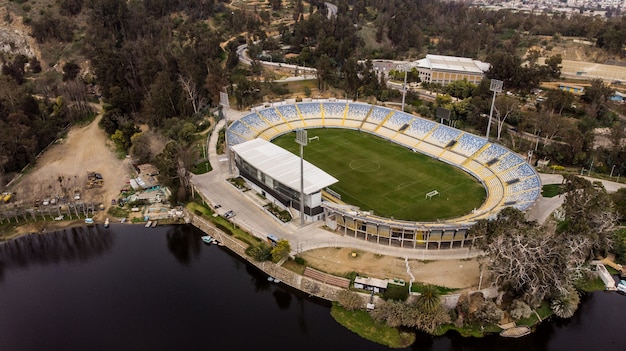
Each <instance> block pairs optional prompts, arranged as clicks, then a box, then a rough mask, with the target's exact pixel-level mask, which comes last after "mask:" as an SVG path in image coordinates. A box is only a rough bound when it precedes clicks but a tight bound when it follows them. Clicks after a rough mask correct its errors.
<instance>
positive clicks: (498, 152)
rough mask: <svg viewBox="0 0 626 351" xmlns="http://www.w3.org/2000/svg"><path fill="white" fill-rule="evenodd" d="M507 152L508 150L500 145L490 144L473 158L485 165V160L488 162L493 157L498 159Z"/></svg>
mask: <svg viewBox="0 0 626 351" xmlns="http://www.w3.org/2000/svg"><path fill="white" fill-rule="evenodd" d="M507 152H508V151H507V150H506V149H505V148H503V147H502V146H500V145H497V144H490V145H489V147H488V148H487V149H485V150H484V151H483V152H481V153H480V154H479V155H478V156H476V157H475V159H476V160H477V161H478V162H480V163H482V164H485V165H486V164H487V162H490V161H491V160H493V159H498V158H499V157H501V156H502V155H504V154H506V153H507Z"/></svg>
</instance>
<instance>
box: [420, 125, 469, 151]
mask: <svg viewBox="0 0 626 351" xmlns="http://www.w3.org/2000/svg"><path fill="white" fill-rule="evenodd" d="M459 134H461V131H460V130H458V129H454V128H450V127H448V126H444V125H443V124H440V125H439V126H438V127H437V129H435V130H434V131H433V132H432V133H430V134H429V135H428V136H427V137H426V139H425V141H428V142H430V143H432V144H435V145H439V146H441V147H445V146H446V145H448V143H450V141H451V140H455V139H456V138H457V137H458V136H459Z"/></svg>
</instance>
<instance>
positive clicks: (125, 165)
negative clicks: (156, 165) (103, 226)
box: [13, 114, 131, 232]
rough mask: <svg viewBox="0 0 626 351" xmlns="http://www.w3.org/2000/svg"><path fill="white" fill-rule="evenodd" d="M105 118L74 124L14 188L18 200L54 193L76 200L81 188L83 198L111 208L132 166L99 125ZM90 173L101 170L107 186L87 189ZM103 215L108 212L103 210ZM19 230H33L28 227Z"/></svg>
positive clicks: (25, 201)
mask: <svg viewBox="0 0 626 351" xmlns="http://www.w3.org/2000/svg"><path fill="white" fill-rule="evenodd" d="M101 118H102V115H101V114H99V115H98V116H97V117H96V118H95V120H94V121H93V122H91V123H90V124H88V125H86V126H79V127H73V128H72V129H71V130H70V131H69V133H68V134H67V137H66V138H64V139H62V140H60V141H59V142H57V143H56V144H54V145H52V146H51V147H49V148H48V149H47V150H46V151H45V152H44V153H43V154H42V155H41V156H40V157H39V158H38V159H37V161H36V164H35V166H34V168H32V169H31V170H30V171H28V172H27V173H26V174H24V176H22V178H21V179H20V180H19V182H18V183H17V184H16V186H15V187H14V188H13V191H14V192H15V193H16V194H17V199H18V201H21V202H24V203H29V202H32V201H35V200H40V201H41V200H42V199H44V198H49V197H52V196H65V197H67V198H68V200H69V201H72V197H73V194H74V191H75V190H78V191H80V194H81V200H82V201H85V202H95V203H102V204H103V205H105V207H107V208H108V206H109V205H110V203H111V200H112V199H116V198H117V196H118V195H119V193H120V189H121V188H122V187H123V186H124V185H125V184H126V183H127V181H128V179H129V175H130V172H131V169H130V163H129V161H128V159H124V160H121V159H119V158H117V157H116V155H115V153H114V152H113V145H112V142H111V141H110V140H109V138H108V137H107V136H106V135H105V133H104V131H103V130H101V129H100V128H99V127H98V122H99V121H100V119H101ZM87 172H97V173H100V174H101V175H102V177H103V179H104V184H103V186H102V187H93V188H90V189H89V188H87ZM100 216H104V214H102V212H101V213H100ZM96 219H102V218H98V217H97V216H96ZM42 225H46V226H50V227H51V226H52V224H42ZM44 229H45V228H44ZM19 231H20V232H30V231H32V229H31V228H28V227H24V228H19Z"/></svg>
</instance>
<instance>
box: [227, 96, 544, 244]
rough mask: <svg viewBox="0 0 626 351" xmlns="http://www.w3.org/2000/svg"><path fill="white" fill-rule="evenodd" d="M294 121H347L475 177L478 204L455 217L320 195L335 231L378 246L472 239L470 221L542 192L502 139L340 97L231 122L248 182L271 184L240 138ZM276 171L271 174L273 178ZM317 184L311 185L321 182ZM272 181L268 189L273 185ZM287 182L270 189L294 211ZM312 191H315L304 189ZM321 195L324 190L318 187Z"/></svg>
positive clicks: (292, 126)
mask: <svg viewBox="0 0 626 351" xmlns="http://www.w3.org/2000/svg"><path fill="white" fill-rule="evenodd" d="M301 128H304V129H307V128H346V129H354V130H359V131H362V132H367V133H371V134H374V135H377V136H379V137H381V138H384V139H387V140H389V141H390V142H393V143H396V144H399V145H402V146H405V147H407V148H409V149H411V150H413V151H415V152H420V153H423V154H425V155H428V156H430V157H432V158H435V159H438V160H440V161H442V162H446V163H448V164H450V165H452V166H454V167H457V168H460V169H462V170H464V171H465V172H467V173H469V174H471V175H472V176H473V177H475V178H476V179H478V180H479V181H480V182H481V184H482V185H483V186H484V187H485V189H486V192H487V198H486V200H485V202H484V203H483V204H482V205H481V206H480V208H477V209H475V210H474V211H472V212H471V213H468V214H466V215H464V216H461V217H458V218H452V219H447V220H441V221H435V222H412V221H402V220H397V219H392V218H384V217H380V216H376V215H374V214H371V213H369V212H365V211H361V210H360V209H358V208H356V207H353V206H346V205H343V204H340V203H335V202H333V201H332V195H329V194H326V196H325V199H328V200H331V201H323V202H322V203H321V211H323V218H324V220H325V222H326V226H327V227H328V228H330V229H332V230H334V231H336V232H337V233H338V234H341V235H348V236H353V237H355V238H358V239H363V240H367V241H370V242H375V243H378V244H381V245H390V246H397V247H405V248H415V249H446V248H460V247H467V246H471V245H472V244H473V242H474V240H475V239H476V238H473V237H470V236H468V230H469V228H471V226H472V224H473V223H475V222H476V221H477V220H480V219H489V218H493V217H495V215H497V213H498V212H499V211H500V210H502V209H503V208H505V207H515V208H517V209H520V210H522V211H523V210H526V209H527V208H529V207H530V206H531V205H532V204H533V203H534V202H535V200H536V199H537V198H538V196H539V195H540V193H541V181H540V179H539V175H538V174H537V173H536V171H535V170H534V169H533V168H532V167H531V166H530V165H529V164H528V163H526V161H525V159H524V158H523V157H522V156H520V155H518V154H516V153H515V152H513V151H511V150H509V149H507V148H505V147H503V146H501V145H498V144H496V143H492V142H490V141H488V140H487V139H485V138H484V137H480V136H476V135H473V134H471V133H468V132H465V131H461V130H458V129H455V128H452V127H449V126H446V125H443V124H440V123H437V122H435V121H432V120H428V119H424V118H422V117H419V116H415V115H411V114H408V113H404V112H401V111H397V110H393V109H390V108H386V107H382V106H374V105H369V104H364V103H357V102H352V101H346V100H309V101H305V102H298V103H296V102H295V101H285V102H281V103H275V104H272V105H271V106H263V107H259V108H254V109H252V110H251V112H250V113H248V114H247V115H245V116H243V117H242V118H241V119H239V120H237V121H235V122H233V123H232V124H231V125H230V126H229V127H228V130H227V132H226V133H227V138H228V142H229V145H230V147H231V149H232V150H233V151H234V152H235V154H236V155H239V156H235V158H236V159H237V158H239V160H238V161H236V164H237V168H238V169H239V172H240V174H241V175H243V176H244V177H245V178H246V179H247V180H248V182H249V183H251V184H252V186H253V187H255V189H261V191H267V189H268V188H269V187H270V185H268V184H265V186H266V187H265V188H264V187H262V186H261V185H262V184H264V183H263V181H262V179H263V178H262V176H261V177H259V174H260V173H259V169H258V168H259V167H253V168H247V166H246V164H245V163H244V162H243V160H247V159H248V156H246V155H244V154H245V152H242V149H243V148H244V147H243V145H247V144H246V142H249V141H251V140H255V139H257V138H260V139H263V140H266V141H270V140H272V139H274V138H276V137H277V136H280V135H282V134H285V133H288V132H291V131H294V130H296V129H301ZM255 143H256V142H255ZM239 144H241V145H242V146H241V147H240V146H238V145H239ZM267 144H270V143H268V142H267ZM249 145H254V143H251V144H249ZM252 157H256V156H254V155H253V156H252ZM293 157H294V158H295V159H297V157H295V156H293ZM252 165H253V166H254V164H252ZM290 167H294V166H290ZM261 168H262V167H261ZM255 169H256V175H255ZM298 171H299V165H298V168H297V171H296V172H297V173H298V174H299V172H298ZM261 173H263V172H261ZM305 177H306V172H305ZM277 178H279V177H278V176H274V178H273V179H277ZM331 178H332V177H331ZM333 179H334V178H333ZM284 182H288V181H287V180H285V181H284ZM322 183H323V182H320V183H319V184H318V186H317V187H318V188H320V189H322V187H323V186H322V185H323V184H322ZM271 184H272V186H271V187H272V188H273V187H274V186H275V185H276V183H271ZM287 188H289V189H290V190H286V191H285V192H281V191H278V194H279V195H280V196H279V195H277V196H274V195H272V196H273V198H274V199H275V200H277V201H279V202H280V203H281V204H282V205H283V206H284V207H286V208H287V207H291V210H292V211H298V207H297V206H294V202H293V191H294V190H297V189H299V187H295V189H294V187H287ZM263 189H265V190H263ZM274 190H277V189H274ZM257 191H258V190H257ZM289 191H291V193H290V192H289ZM305 193H306V191H305ZM313 193H316V192H315V191H312V192H310V194H313ZM321 194H322V195H324V192H323V191H321ZM283 195H286V196H283ZM315 196H317V195H315ZM316 199H317V198H316ZM309 201H311V202H310V205H313V204H314V202H313V199H311V200H309ZM315 204H317V203H315ZM314 207H315V206H309V211H311V212H310V213H307V218H308V219H309V220H316V219H318V218H322V213H316V214H315V215H313V214H314V212H313V210H312V208H314ZM315 211H320V210H319V209H316V210H315ZM305 212H306V210H305Z"/></svg>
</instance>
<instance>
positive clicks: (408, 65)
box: [398, 62, 415, 112]
mask: <svg viewBox="0 0 626 351" xmlns="http://www.w3.org/2000/svg"><path fill="white" fill-rule="evenodd" d="M413 67H415V63H413V62H408V63H405V64H402V65H400V66H398V68H400V69H402V70H404V83H403V84H402V112H404V101H405V99H406V81H407V75H408V73H409V69H412V68H413Z"/></svg>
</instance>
